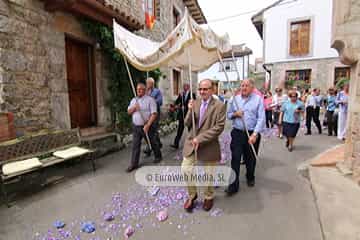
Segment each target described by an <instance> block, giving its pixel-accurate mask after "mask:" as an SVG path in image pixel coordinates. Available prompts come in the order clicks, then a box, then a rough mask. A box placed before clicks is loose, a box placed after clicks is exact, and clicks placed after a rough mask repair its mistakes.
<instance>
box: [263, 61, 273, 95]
mask: <svg viewBox="0 0 360 240" xmlns="http://www.w3.org/2000/svg"><path fill="white" fill-rule="evenodd" d="M262 67H263V68H264V69H265V71H266V72H267V73H268V74H269V85H268V87H267V89H270V87H271V70H269V69H268V68H267V67H266V64H265V63H264V64H263V65H262ZM265 82H266V76H265Z"/></svg>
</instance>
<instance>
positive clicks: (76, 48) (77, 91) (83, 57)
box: [66, 38, 96, 128]
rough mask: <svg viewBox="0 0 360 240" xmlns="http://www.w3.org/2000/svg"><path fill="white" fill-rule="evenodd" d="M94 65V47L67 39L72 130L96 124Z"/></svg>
mask: <svg viewBox="0 0 360 240" xmlns="http://www.w3.org/2000/svg"><path fill="white" fill-rule="evenodd" d="M92 65H93V49H92V47H91V46H90V45H88V44H85V43H82V42H79V41H76V40H73V39H71V38H66V69H67V82H68V91H69V102H70V119H71V127H72V128H75V127H80V128H87V127H91V126H94V125H95V124H96V117H95V116H96V114H95V104H94V103H95V95H94V92H95V91H94V89H95V84H94V79H93V74H92V73H93V67H92Z"/></svg>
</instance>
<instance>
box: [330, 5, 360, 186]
mask: <svg viewBox="0 0 360 240" xmlns="http://www.w3.org/2000/svg"><path fill="white" fill-rule="evenodd" d="M333 2H334V14H333V32H332V47H333V48H335V49H336V50H337V51H338V52H339V54H340V59H341V61H342V62H343V63H345V64H349V65H351V77H350V78H351V80H350V103H349V115H348V131H347V138H346V156H345V157H346V163H347V164H348V165H349V166H350V167H351V168H352V170H353V177H354V179H355V181H357V182H358V183H359V184H360V62H359V59H360V2H359V1H354V0H334V1H333Z"/></svg>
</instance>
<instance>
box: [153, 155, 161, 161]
mask: <svg viewBox="0 0 360 240" xmlns="http://www.w3.org/2000/svg"><path fill="white" fill-rule="evenodd" d="M161 161H162V157H161V156H160V157H156V158H155V160H154V163H159V162H161Z"/></svg>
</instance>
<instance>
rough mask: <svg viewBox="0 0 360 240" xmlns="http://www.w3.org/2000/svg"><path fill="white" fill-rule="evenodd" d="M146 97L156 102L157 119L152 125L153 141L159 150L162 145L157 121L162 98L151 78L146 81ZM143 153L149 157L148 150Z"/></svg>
mask: <svg viewBox="0 0 360 240" xmlns="http://www.w3.org/2000/svg"><path fill="white" fill-rule="evenodd" d="M146 95H148V96H150V97H152V98H153V99H154V100H155V102H156V109H157V117H156V120H155V122H154V123H153V125H154V128H155V139H156V141H157V143H158V144H159V146H160V148H161V147H162V143H161V141H160V137H159V121H160V109H161V106H162V104H163V96H162V94H161V91H160V89H158V88H155V80H154V78H152V77H149V78H147V79H146ZM144 153H145V154H146V155H147V156H150V154H151V150H150V148H147V149H145V151H144Z"/></svg>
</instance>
